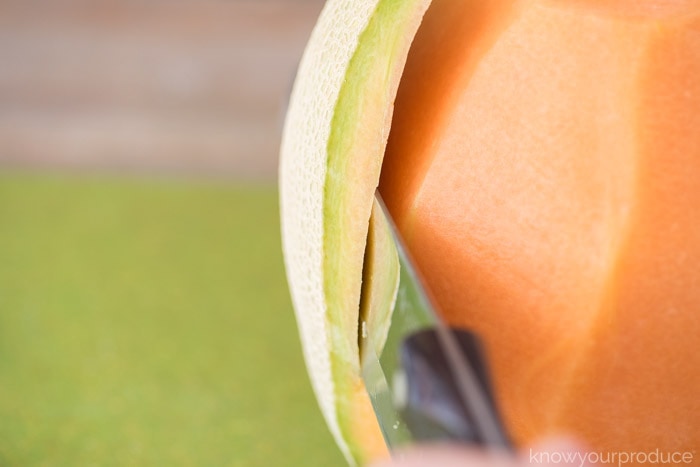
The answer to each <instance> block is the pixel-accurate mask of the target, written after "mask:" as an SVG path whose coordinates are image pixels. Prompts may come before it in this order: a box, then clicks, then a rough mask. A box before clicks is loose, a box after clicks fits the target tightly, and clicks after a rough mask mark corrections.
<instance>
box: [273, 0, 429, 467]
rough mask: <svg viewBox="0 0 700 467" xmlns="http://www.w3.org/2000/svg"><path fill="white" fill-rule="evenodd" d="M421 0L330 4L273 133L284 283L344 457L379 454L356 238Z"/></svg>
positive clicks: (361, 236) (391, 286)
mask: <svg viewBox="0 0 700 467" xmlns="http://www.w3.org/2000/svg"><path fill="white" fill-rule="evenodd" d="M429 3H430V0H330V1H329V2H328V3H327V4H326V6H325V7H324V9H323V12H322V13H321V16H320V18H319V21H318V23H317V25H316V28H315V29H314V31H313V33H312V36H311V40H310V42H309V44H308V46H307V49H306V52H305V54H304V57H303V59H302V61H301V64H300V67H299V72H298V75H297V80H296V83H295V85H294V89H293V92H292V97H291V100H290V107H289V111H288V114H287V120H286V123H285V129H284V134H283V138H282V148H281V161H280V207H281V218H282V240H283V249H284V253H285V264H286V268H287V278H288V282H289V286H290V289H291V292H292V300H293V303H294V309H295V312H296V316H297V322H298V325H299V332H300V336H301V342H302V348H303V352H304V357H305V360H306V365H307V368H308V371H309V374H310V377H311V382H312V386H313V389H314V391H315V393H316V396H317V398H318V402H319V405H320V407H321V410H322V412H323V414H324V417H325V419H326V422H327V423H328V426H329V428H330V430H331V432H332V434H333V436H334V437H335V439H336V441H337V443H338V446H339V447H340V449H341V450H342V452H343V454H344V455H345V457H346V458H347V460H348V462H349V463H351V464H354V463H355V462H364V461H366V460H368V459H372V458H375V457H376V456H377V455H380V454H381V453H382V452H386V448H385V447H384V445H383V442H382V441H381V433H380V431H379V427H378V426H377V423H376V420H375V419H374V417H373V416H372V409H371V406H370V403H369V398H368V396H367V393H366V392H365V391H364V388H363V385H362V382H361V379H360V374H359V372H360V361H359V358H360V357H359V347H358V344H357V339H358V334H357V333H358V328H357V324H358V320H359V313H360V310H359V307H360V289H361V287H362V283H361V278H362V277H361V276H362V268H363V256H364V243H365V240H366V239H367V231H368V227H369V219H370V213H371V209H372V204H373V194H374V190H375V188H376V186H377V184H378V182H379V171H380V168H381V161H382V158H383V155H384V148H385V146H386V138H387V136H388V133H389V126H390V122H391V115H392V112H393V102H394V99H395V97H396V92H397V89H398V83H399V79H400V76H401V73H402V71H403V67H404V65H405V62H406V57H407V55H408V49H409V47H410V43H411V42H412V40H413V37H414V36H415V34H416V31H417V29H418V25H419V24H420V21H421V19H422V17H423V14H424V13H425V10H426V9H427V7H428V5H429ZM329 167H331V168H330V169H329ZM380 267H385V266H384V265H378V266H377V268H380ZM377 270H378V269H377ZM385 272H386V271H385ZM377 278H378V279H379V280H377V281H374V283H373V287H376V288H377V289H376V290H375V292H376V293H377V295H376V296H377V297H383V298H384V299H386V300H384V299H383V300H380V302H381V303H391V301H392V300H391V298H392V295H391V294H392V293H395V286H396V283H395V282H396V276H395V275H393V276H392V275H391V274H389V273H387V274H384V275H382V274H378V275H377ZM380 282H381V283H380ZM384 282H386V284H384ZM387 298H388V299H387ZM382 306H384V305H382ZM386 306H387V307H389V306H390V305H386Z"/></svg>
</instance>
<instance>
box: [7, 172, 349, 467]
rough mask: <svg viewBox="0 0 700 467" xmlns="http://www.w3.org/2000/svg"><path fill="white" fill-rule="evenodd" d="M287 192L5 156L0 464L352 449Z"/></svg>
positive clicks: (309, 458) (201, 459) (329, 457)
mask: <svg viewBox="0 0 700 467" xmlns="http://www.w3.org/2000/svg"><path fill="white" fill-rule="evenodd" d="M343 464H344V463H343V461H342V458H341V457H340V454H339V453H338V451H337V449H336V447H335V445H334V443H333V441H332V440H331V437H330V435H329V434H328V432H327V430H326V428H325V426H324V424H323V422H322V419H321V416H320V413H319V411H318V408H317V406H316V403H315V401H314V400H313V396H312V394H311V389H310V385H309V383H308V379H307V376H306V372H305V368H304V366H303V362H302V358H301V352H300V347H299V342H298V337H297V332H296V326H295V323H294V318H293V313H292V310H291V304H290V301H289V298H288V293H287V289H286V283H285V279H284V270H283V266H282V259H281V251H280V239H279V227H278V208H277V193H276V191H275V189H274V188H273V187H272V186H270V187H260V186H240V185H238V186H227V185H225V184H223V183H205V182H185V181H172V180H171V181H166V180H129V179H120V178H109V177H78V176H57V175H37V174H22V173H3V172H0V465H2V466H40V465H41V466H77V465H81V466H83V465H84V466H87V465H99V466H112V465H114V466H124V465H144V466H155V465H169V466H179V465H196V466H224V465H230V466H301V465H303V466H316V465H318V466H330V465H343Z"/></svg>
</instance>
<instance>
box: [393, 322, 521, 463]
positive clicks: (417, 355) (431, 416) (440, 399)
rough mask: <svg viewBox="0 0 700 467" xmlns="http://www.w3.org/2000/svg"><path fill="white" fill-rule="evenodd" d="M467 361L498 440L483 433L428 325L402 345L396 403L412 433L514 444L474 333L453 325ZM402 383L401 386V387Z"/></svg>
mask: <svg viewBox="0 0 700 467" xmlns="http://www.w3.org/2000/svg"><path fill="white" fill-rule="evenodd" d="M451 331H452V333H453V335H454V337H455V340H456V342H457V343H458V347H459V349H460V350H461V351H462V352H463V354H464V357H465V361H466V362H467V363H468V364H469V365H470V366H471V370H472V371H473V374H474V375H475V376H476V379H477V383H478V384H477V386H478V389H479V390H480V391H482V395H483V396H484V397H483V398H482V399H483V400H484V401H485V402H486V403H487V405H488V406H489V407H487V410H489V411H490V413H491V414H492V415H493V419H494V420H496V421H497V424H498V426H497V430H498V431H499V432H500V433H498V436H497V438H498V439H497V441H495V445H494V441H493V440H492V441H490V442H489V445H487V441H486V440H485V439H483V437H482V436H481V435H480V430H479V426H480V423H482V421H481V420H478V419H476V418H475V416H474V414H472V413H471V411H470V410H469V408H468V405H467V404H466V402H465V401H464V400H463V399H462V397H461V396H460V391H459V388H458V386H457V382H456V381H455V378H454V372H453V371H451V369H450V365H449V363H448V361H447V358H446V355H445V354H444V352H443V346H442V345H441V344H440V342H439V336H438V335H437V332H436V330H435V329H424V330H421V331H418V332H415V333H413V334H411V335H410V336H408V337H407V338H406V339H405V340H404V342H403V343H402V346H401V354H400V355H401V356H400V359H401V368H402V370H403V372H402V374H403V378H404V381H403V383H402V384H397V385H395V389H397V392H402V394H395V399H396V405H397V406H398V408H399V411H400V413H401V416H402V418H403V421H404V422H405V423H406V425H407V426H408V429H409V431H410V432H411V435H412V437H413V438H414V439H415V440H416V441H423V442H435V441H445V442H459V443H466V444H471V445H476V446H481V447H486V448H501V449H512V443H511V441H510V440H509V438H508V436H507V434H506V431H505V429H504V427H503V424H502V421H501V418H500V416H499V414H498V409H497V407H496V403H495V400H494V398H493V392H492V389H491V384H490V379H489V375H488V369H487V365H486V361H485V359H484V355H483V351H482V347H481V344H480V342H479V340H478V338H477V337H476V335H474V334H473V333H471V332H468V331H465V330H461V329H451ZM399 388H401V389H399Z"/></svg>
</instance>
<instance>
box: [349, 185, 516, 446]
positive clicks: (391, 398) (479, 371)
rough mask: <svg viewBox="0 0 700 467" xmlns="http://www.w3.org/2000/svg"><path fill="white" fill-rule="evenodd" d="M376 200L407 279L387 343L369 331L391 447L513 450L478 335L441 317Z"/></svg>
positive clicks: (374, 390)
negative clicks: (432, 444)
mask: <svg viewBox="0 0 700 467" xmlns="http://www.w3.org/2000/svg"><path fill="white" fill-rule="evenodd" d="M375 198H376V199H375V201H376V205H377V206H379V209H375V211H374V213H375V215H379V216H384V218H385V219H383V220H384V221H385V222H386V225H388V229H389V232H390V235H391V237H392V239H393V243H394V247H395V248H396V253H397V255H398V259H399V268H400V276H399V285H398V292H397V297H396V302H395V305H394V309H393V311H392V312H391V322H390V325H389V329H388V333H387V335H386V340H385V342H384V343H383V345H377V342H373V341H372V339H373V334H372V333H364V332H363V333H362V339H363V340H364V342H363V343H362V361H361V365H362V368H361V371H362V377H363V380H364V383H365V386H366V388H367V391H368V393H369V396H370V400H371V402H372V406H373V408H374V411H375V414H376V416H377V420H378V421H379V425H380V427H381V430H382V433H383V435H384V439H385V441H386V443H387V445H388V446H389V447H390V449H394V448H396V447H399V446H403V445H407V444H412V443H416V442H423V441H455V442H461V443H470V444H475V445H479V446H483V447H487V448H496V449H509V448H510V447H511V443H510V441H509V439H508V436H507V434H506V432H505V429H504V428H503V424H502V423H501V420H500V417H499V414H498V410H497V408H496V403H495V401H494V398H493V395H492V390H491V385H490V382H489V377H488V369H487V366H486V360H485V359H484V355H483V351H482V348H481V345H480V343H479V340H478V337H477V336H476V335H475V334H474V333H471V332H469V331H468V330H464V329H455V328H451V327H448V326H447V325H446V324H445V323H444V322H443V321H442V320H441V319H440V317H439V315H438V314H437V312H436V307H435V305H434V301H433V300H432V298H431V297H430V295H429V291H428V289H427V288H426V287H425V286H424V282H423V280H422V278H421V276H420V274H419V271H418V270H417V269H416V267H415V266H414V264H415V263H414V262H413V260H412V259H411V256H410V253H409V251H408V250H407V248H406V246H405V244H404V242H403V240H402V237H401V234H400V232H399V231H398V229H397V228H396V225H395V223H394V221H393V219H392V217H391V215H390V213H389V211H388V209H387V208H386V205H385V204H384V201H383V200H382V198H381V195H380V194H379V192H378V191H377V192H376V194H375ZM377 349H378V350H377Z"/></svg>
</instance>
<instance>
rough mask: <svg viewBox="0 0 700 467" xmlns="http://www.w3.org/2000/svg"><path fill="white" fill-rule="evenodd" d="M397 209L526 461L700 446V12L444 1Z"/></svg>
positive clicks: (404, 133) (390, 158)
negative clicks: (573, 452)
mask: <svg viewBox="0 0 700 467" xmlns="http://www.w3.org/2000/svg"><path fill="white" fill-rule="evenodd" d="M380 191H381V193H382V195H383V197H384V199H385V200H386V202H387V204H388V206H389V209H390V210H391V212H392V214H393V215H394V216H395V218H396V220H397V224H398V226H399V228H400V230H401V231H402V233H403V234H404V236H405V237H406V241H407V243H408V246H409V248H410V249H411V251H412V254H413V255H414V256H415V258H416V262H417V263H418V266H419V268H420V269H421V271H422V273H423V274H424V276H425V277H426V280H427V282H428V286H429V288H430V289H431V291H432V292H433V293H434V295H435V297H436V300H437V302H438V305H439V307H440V311H441V313H442V314H443V315H444V317H445V318H446V320H447V321H448V322H450V323H451V324H453V325H457V326H465V327H469V328H473V329H475V330H476V331H478V332H479V333H480V334H481V335H482V337H483V338H484V340H485V343H486V346H487V351H488V353H489V355H490V363H491V365H492V371H493V377H494V380H495V387H496V394H497V398H498V400H499V402H500V405H501V409H502V411H503V414H504V418H505V421H506V424H507V426H508V428H509V430H510V431H511V433H512V434H513V436H514V437H515V439H516V441H517V442H519V443H525V442H529V441H531V440H534V439H535V438H538V437H540V436H544V435H547V434H553V433H560V432H568V433H574V434H577V435H579V436H581V437H582V438H583V439H584V440H585V441H587V442H588V443H589V444H590V446H591V447H593V448H595V449H599V450H602V451H625V450H626V451H634V450H637V451H639V450H647V451H649V450H654V449H657V448H658V449H661V450H692V449H697V448H698V446H699V445H698V444H697V443H698V440H700V351H698V349H699V348H700V344H699V341H700V2H697V1H684V2H678V1H676V2H671V1H670V2H651V1H647V2H644V1H637V2H635V1H631V0H630V1H611V2H604V1H601V0H599V1H584V0H578V1H563V0H550V1H546V0H538V1H527V2H513V1H482V0H480V1H476V0H474V1H449V0H435V1H434V2H433V5H432V6H431V8H430V9H429V10H428V13H427V15H426V17H425V19H424V22H423V24H422V26H421V29H420V30H419V32H418V35H417V37H416V39H415V41H414V45H413V47H412V50H411V53H410V55H409V60H408V64H407V68H406V71H405V72H404V76H403V78H402V82H401V86H400V88H399V94H398V97H397V101H396V107H395V113H394V120H393V123H392V129H391V134H390V137H389V143H388V147H387V151H386V156H385V161H384V165H383V168H382V176H381V182H380Z"/></svg>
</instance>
